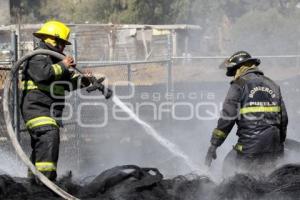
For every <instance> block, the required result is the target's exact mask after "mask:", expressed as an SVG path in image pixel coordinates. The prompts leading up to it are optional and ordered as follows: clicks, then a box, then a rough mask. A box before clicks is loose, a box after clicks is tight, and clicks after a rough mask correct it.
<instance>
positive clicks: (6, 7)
mask: <svg viewBox="0 0 300 200" xmlns="http://www.w3.org/2000/svg"><path fill="white" fill-rule="evenodd" d="M0 13H1V15H0V26H1V25H8V24H9V23H10V0H0Z"/></svg>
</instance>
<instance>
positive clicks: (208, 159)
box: [205, 145, 217, 167]
mask: <svg viewBox="0 0 300 200" xmlns="http://www.w3.org/2000/svg"><path fill="white" fill-rule="evenodd" d="M216 151H217V146H215V145H211V146H210V147H209V148H208V151H207V154H206V158H205V165H206V166H208V167H210V166H211V162H212V160H215V159H216V158H217V152H216Z"/></svg>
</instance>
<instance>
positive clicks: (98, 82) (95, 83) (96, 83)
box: [3, 49, 203, 200]
mask: <svg viewBox="0 0 300 200" xmlns="http://www.w3.org/2000/svg"><path fill="white" fill-rule="evenodd" d="M35 55H50V56H53V57H56V58H58V59H61V60H62V59H64V56H63V55H62V54H59V53H57V52H54V51H50V50H44V49H40V50H35V51H33V52H31V53H30V54H28V55H25V56H23V57H22V58H21V59H19V60H18V61H17V62H16V63H15V64H14V66H13V67H12V70H11V71H10V73H9V75H8V77H7V79H6V81H5V87H4V94H3V111H4V116H5V123H6V127H7V132H8V136H9V138H10V140H11V142H12V145H13V147H14V149H15V151H16V153H17V155H18V156H19V157H20V159H21V160H22V161H23V163H24V164H25V165H26V166H27V167H28V168H29V169H30V170H31V172H32V173H33V174H34V175H35V176H36V177H37V178H38V179H39V180H40V181H41V182H42V183H43V184H44V185H46V186H47V187H48V188H49V189H51V190H52V191H53V192H55V193H56V194H58V195H59V196H60V197H62V198H64V199H68V200H78V198H76V197H74V196H72V195H71V194H69V193H67V192H66V191H64V190H63V189H61V188H60V187H58V186H57V185H56V184H54V183H53V182H52V181H50V180H49V179H48V178H47V177H46V176H45V175H44V174H42V173H41V172H40V171H38V170H37V169H36V167H35V166H34V165H33V164H32V162H31V161H30V159H29V158H28V156H27V155H26V153H25V152H24V150H23V149H22V147H21V145H20V143H19V141H18V139H17V135H16V134H15V132H14V128H13V126H12V117H11V113H10V111H9V103H10V99H9V90H10V87H11V85H12V82H13V77H15V76H18V73H19V70H20V68H21V66H22V64H23V63H24V62H25V61H26V60H28V59H30V58H31V57H33V56H35ZM74 69H75V70H76V71H77V72H78V73H80V74H83V73H82V72H81V71H80V70H79V69H77V68H74ZM103 81H104V78H100V79H96V78H95V77H91V83H92V86H90V87H88V88H87V91H88V92H91V91H94V90H99V91H101V92H102V94H103V95H104V96H105V98H106V99H108V98H110V97H111V96H112V94H113V93H112V91H111V90H110V89H108V88H105V87H104V85H103V84H102V82H103ZM112 100H113V102H114V103H115V104H116V105H118V106H119V107H120V108H121V109H123V110H124V111H125V112H126V113H127V114H128V115H129V116H130V117H131V118H132V119H134V121H136V122H137V123H138V124H140V125H142V127H143V128H144V129H145V131H146V132H147V134H149V135H150V136H152V137H153V138H154V139H156V140H157V141H158V142H159V143H160V144H161V145H162V146H164V147H165V148H167V149H168V150H169V151H170V152H171V153H172V154H173V155H175V156H177V157H180V158H181V159H183V160H184V161H185V163H186V164H187V165H188V166H189V167H190V169H191V170H192V171H194V172H198V173H200V172H203V171H201V169H200V168H198V167H197V165H196V164H194V163H193V162H192V161H191V159H190V158H189V157H188V156H187V155H186V154H185V153H184V152H182V151H181V150H180V149H179V148H178V147H177V146H176V145H175V144H173V143H172V142H170V141H169V140H167V139H166V138H164V137H163V136H161V135H159V134H158V133H157V132H156V131H155V129H154V128H153V127H152V126H150V125H149V124H147V123H146V122H144V121H142V120H141V119H140V118H138V116H137V115H136V114H135V113H134V112H133V111H132V110H130V109H129V108H128V107H127V106H126V105H125V104H124V103H123V102H122V101H121V100H120V99H119V98H118V97H117V96H116V95H113V98H112Z"/></svg>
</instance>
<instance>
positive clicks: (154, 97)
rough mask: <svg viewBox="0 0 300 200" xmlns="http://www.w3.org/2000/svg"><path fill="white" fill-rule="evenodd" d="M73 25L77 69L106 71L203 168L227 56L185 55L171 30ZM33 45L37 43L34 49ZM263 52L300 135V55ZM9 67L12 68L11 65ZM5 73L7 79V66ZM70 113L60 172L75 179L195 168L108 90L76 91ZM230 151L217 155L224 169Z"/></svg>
mask: <svg viewBox="0 0 300 200" xmlns="http://www.w3.org/2000/svg"><path fill="white" fill-rule="evenodd" d="M72 30H73V33H74V34H72V35H71V41H72V43H73V45H72V46H70V47H68V49H67V54H72V55H73V56H74V57H75V59H76V61H77V64H78V66H77V67H78V68H80V69H91V70H92V71H93V73H94V74H95V75H96V76H97V77H100V76H105V77H106V79H107V82H108V86H109V87H111V88H112V89H113V90H114V93H115V94H116V95H118V96H119V97H120V98H121V99H122V100H123V101H124V102H126V104H127V105H128V106H129V107H130V108H131V109H132V110H133V111H134V112H135V113H136V114H137V115H138V116H139V117H140V118H141V119H143V120H145V121H147V122H149V123H150V124H151V125H152V126H153V127H154V128H155V129H156V130H157V131H158V133H159V134H161V135H162V136H164V137H166V138H167V139H169V140H170V141H171V142H173V143H175V144H176V145H177V146H179V147H180V148H181V149H182V150H183V151H184V152H185V153H186V154H187V155H189V157H190V158H191V159H192V160H193V161H195V162H196V163H197V164H199V166H202V163H203V160H204V157H203V155H204V153H203V152H206V150H207V147H208V144H209V137H210V134H211V131H212V130H213V128H214V127H215V126H216V123H217V119H218V116H219V111H220V109H221V107H222V101H223V100H224V98H225V95H226V92H227V90H228V88H229V82H230V79H228V78H227V77H226V76H225V72H224V71H222V70H220V69H219V68H218V66H219V65H220V63H221V62H222V61H223V59H224V58H226V57H227V56H195V55H194V56H192V54H190V53H188V51H189V50H188V48H186V47H185V49H184V51H182V52H181V51H175V50H174V48H175V47H176V45H175V44H174V37H173V34H172V32H167V33H164V34H160V35H155V34H152V35H151V36H150V31H149V30H146V29H145V30H143V29H125V28H120V29H117V28H111V27H107V26H100V25H99V26H72ZM137 30H139V31H137ZM33 31H34V30H33V29H32V30H31V32H33ZM27 38H30V37H29V36H27ZM21 42H22V40H21ZM26 44H27V43H26ZM194 46H195V45H194ZM23 47H24V45H23ZM193 48H194V47H193ZM27 49H31V48H29V47H28V46H27ZM19 52H20V51H19ZM21 52H25V51H21ZM176 52H177V53H176ZM180 52H181V53H180ZM193 52H194V51H193ZM177 54H180V55H182V57H181V56H178V55H177ZM268 54H269V55H268ZM270 55H271V56H270ZM253 56H256V55H253ZM257 57H259V58H261V60H262V64H261V65H260V66H259V68H260V69H261V70H262V71H264V72H265V74H266V75H267V76H269V77H270V78H272V79H274V80H275V81H276V82H277V83H278V84H279V85H280V86H281V89H282V93H283V97H284V99H285V101H286V105H287V110H288V114H289V116H290V125H289V133H288V134H289V135H290V137H292V138H296V139H299V136H298V134H297V132H298V127H297V124H298V121H299V120H300V119H299V117H300V114H299V113H300V111H299V109H298V108H300V105H299V104H300V103H299V101H298V98H299V97H298V95H299V94H300V89H299V87H298V82H299V80H300V79H299V72H300V71H299V55H297V54H295V55H272V52H267V53H266V55H257ZM5 62H6V61H5ZM1 63H2V61H0V64H1ZM7 64H8V65H7V66H10V65H9V64H10V62H8V63H7ZM3 67H5V66H3ZM0 72H1V81H3V80H4V79H5V74H6V73H7V71H3V70H1V71H0ZM2 74H3V75H2ZM13 101H14V100H12V102H13ZM12 105H13V104H12ZM1 109H2V107H1ZM64 116H65V118H66V119H65V120H64V127H63V128H62V129H61V130H62V131H61V143H62V144H61V151H60V162H59V169H60V172H61V173H63V172H64V171H66V170H68V169H70V170H73V171H75V172H76V173H75V175H76V176H78V177H86V176H90V175H96V174H99V172H100V171H102V170H104V169H107V168H109V167H113V166H115V165H121V164H138V165H142V166H154V167H158V168H159V169H161V171H162V172H164V173H165V174H166V175H175V174H179V173H186V172H189V169H188V167H187V166H186V165H185V163H183V162H182V160H180V158H177V157H175V156H174V155H172V154H171V153H170V152H168V151H167V150H166V149H165V148H164V147H162V146H161V145H160V144H159V143H158V142H157V141H156V140H155V139H154V138H152V137H150V136H148V135H146V134H145V132H144V130H143V129H142V128H141V127H140V126H139V125H138V124H136V123H135V122H133V121H132V120H130V119H129V117H128V116H127V114H126V113H124V112H122V111H121V110H120V109H119V108H118V106H116V105H114V104H113V103H112V101H110V100H105V99H104V98H103V97H102V95H101V93H97V92H94V93H87V92H85V91H84V90H80V91H75V92H73V93H72V94H71V96H70V97H68V98H67V99H66V107H65V112H64ZM2 119H3V118H2ZM2 122H3V121H1V123H2ZM21 124H22V123H21ZM20 129H21V130H24V127H22V126H21V127H20ZM1 134H2V135H3V138H4V137H5V128H4V124H1ZM20 140H21V142H22V145H23V147H24V148H25V149H26V150H27V152H29V151H30V142H29V137H28V134H27V133H26V132H25V130H24V131H21V133H20ZM234 140H235V137H234V134H231V135H230V136H229V139H228V140H227V142H225V145H224V152H226V151H229V150H230V149H231V148H232V145H233V144H234V143H235V142H234ZM9 152H11V151H9ZM224 155H225V154H224ZM224 155H223V154H222V155H221V156H220V158H221V159H218V163H217V164H219V165H220V166H221V161H222V156H224ZM9 165H13V164H12V163H11V164H9ZM23 171H25V170H23Z"/></svg>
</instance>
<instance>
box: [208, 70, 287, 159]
mask: <svg viewBox="0 0 300 200" xmlns="http://www.w3.org/2000/svg"><path fill="white" fill-rule="evenodd" d="M234 124H237V135H238V137H239V139H238V142H237V144H236V145H235V149H236V150H237V151H238V152H239V153H241V154H245V155H251V156H255V155H260V154H262V153H276V152H282V151H283V142H284V141H285V138H286V130H287V124H288V116H287V112H286V108H285V105H284V102H283V100H282V96H281V92H280V87H279V86H278V85H276V84H275V83H274V82H273V81H272V80H270V79H269V78H267V77H266V76H264V74H263V73H262V72H261V71H259V70H258V69H257V68H254V69H251V70H249V71H247V72H246V73H244V74H243V75H241V76H240V77H239V78H237V79H236V80H234V81H232V82H231V86H230V89H229V91H228V94H227V97H226V99H225V102H224V104H223V110H222V112H221V116H220V118H219V120H218V125H217V128H216V129H214V131H213V134H212V138H211V143H212V144H213V145H216V146H220V145H221V144H222V143H223V142H224V140H225V139H226V137H227V136H228V134H229V132H230V131H231V129H232V128H233V126H234Z"/></svg>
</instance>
